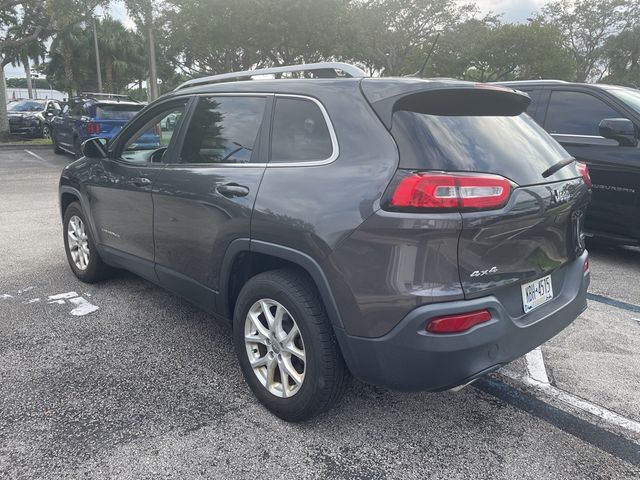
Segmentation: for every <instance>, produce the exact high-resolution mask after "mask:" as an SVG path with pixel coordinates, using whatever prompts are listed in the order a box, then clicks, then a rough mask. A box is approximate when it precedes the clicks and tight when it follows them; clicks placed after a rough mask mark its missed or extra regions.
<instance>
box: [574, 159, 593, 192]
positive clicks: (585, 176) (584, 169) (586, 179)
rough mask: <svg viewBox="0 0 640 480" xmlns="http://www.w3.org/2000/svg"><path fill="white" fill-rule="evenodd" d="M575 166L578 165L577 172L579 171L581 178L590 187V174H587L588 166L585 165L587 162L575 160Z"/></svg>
mask: <svg viewBox="0 0 640 480" xmlns="http://www.w3.org/2000/svg"><path fill="white" fill-rule="evenodd" d="M576 166H577V167H578V172H580V175H582V178H583V179H584V183H585V184H586V185H587V187H589V188H591V185H592V183H591V176H590V175H589V167H587V164H586V163H582V162H576Z"/></svg>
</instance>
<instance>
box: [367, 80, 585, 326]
mask: <svg viewBox="0 0 640 480" xmlns="http://www.w3.org/2000/svg"><path fill="white" fill-rule="evenodd" d="M366 82H367V80H364V81H363V91H364V92H365V95H366V94H367V87H366ZM425 83H426V82H425ZM414 88H415V87H414ZM371 96H372V97H375V95H371ZM528 102H529V101H528V98H527V97H526V96H525V95H524V94H522V93H520V92H516V91H513V90H510V89H502V88H496V87H487V86H484V85H474V84H468V83H460V84H455V85H453V86H451V85H447V84H444V83H443V84H442V86H440V87H439V86H437V85H436V86H434V85H432V84H431V85H429V88H426V89H425V88H424V87H423V91H417V92H412V93H409V94H405V95H402V94H398V95H396V97H395V98H393V100H392V101H389V99H388V98H380V99H379V100H378V103H376V102H372V106H373V107H374V110H376V112H377V113H378V115H379V116H380V118H381V119H382V120H383V122H385V123H386V124H387V126H388V128H390V131H391V134H392V135H393V137H394V139H395V141H396V144H397V145H398V150H399V155H400V163H399V169H398V172H397V173H396V177H395V178H394V180H393V182H392V184H391V185H390V186H389V189H388V191H387V192H386V193H385V197H384V198H383V201H382V204H383V208H386V209H389V210H396V211H412V212H416V211H424V212H431V213H433V212H438V211H442V212H452V211H456V212H458V213H459V214H460V216H461V217H462V229H461V231H460V235H459V240H458V269H459V274H460V283H461V285H462V289H463V291H464V294H465V298H475V297H480V296H485V295H488V294H496V295H497V296H499V297H503V296H504V294H506V292H508V293H509V295H508V296H509V297H511V298H513V297H517V298H519V297H520V291H521V286H522V285H524V284H527V283H528V282H533V281H534V280H538V279H541V278H544V277H545V276H546V275H551V274H554V272H556V271H558V270H559V269H560V268H561V267H562V266H563V265H565V264H567V263H568V262H571V261H572V260H575V259H576V258H577V257H578V256H580V255H581V254H582V252H583V251H584V243H583V239H582V225H583V218H584V210H585V208H586V205H587V203H588V200H589V195H590V194H589V188H588V187H587V186H586V184H585V179H584V178H583V173H584V172H583V171H581V170H579V168H578V166H577V165H576V163H575V162H571V157H570V155H569V154H568V153H567V152H566V151H565V150H564V149H563V148H562V147H561V146H560V145H559V144H558V143H557V142H556V141H555V140H553V138H552V137H551V136H550V135H548V134H547V133H546V132H545V131H544V130H543V129H542V128H541V127H539V126H538V125H537V124H536V123H535V122H534V121H533V120H532V119H531V118H530V117H529V116H527V115H526V114H525V113H522V112H523V111H524V110H525V109H526V107H527V105H528ZM563 164H565V165H564V166H563V167H562V168H559V169H558V170H557V171H555V172H553V167H554V166H556V165H563ZM549 169H552V170H551V171H550V170H549ZM550 172H551V173H550ZM543 174H544V175H543ZM561 277H562V275H561V274H559V275H558V276H556V277H554V278H552V279H551V280H552V283H553V287H554V288H555V289H556V291H557V290H559V289H560V288H561V287H562V285H561V283H562V278H561ZM535 287H536V285H534V288H535ZM537 287H538V288H539V287H543V289H544V285H537ZM512 293H513V295H511V294H512ZM543 293H544V292H543ZM511 303H514V305H515V303H517V302H511ZM518 308H519V309H520V312H522V303H520V304H519V307H518ZM514 309H515V307H514ZM525 311H527V306H526V305H525ZM514 313H516V312H514Z"/></svg>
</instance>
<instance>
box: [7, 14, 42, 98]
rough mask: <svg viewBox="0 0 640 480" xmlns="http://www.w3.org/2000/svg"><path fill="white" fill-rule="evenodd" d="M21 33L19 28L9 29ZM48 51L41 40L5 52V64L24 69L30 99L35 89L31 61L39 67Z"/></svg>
mask: <svg viewBox="0 0 640 480" xmlns="http://www.w3.org/2000/svg"><path fill="white" fill-rule="evenodd" d="M11 30H16V32H19V29H18V26H15V25H14V26H12V27H10V28H9V31H10V33H11ZM46 52H47V49H46V47H45V46H44V43H43V42H42V40H41V39H34V40H32V41H31V42H28V43H25V44H23V45H20V46H19V47H16V48H12V49H7V50H5V54H4V57H5V62H8V63H11V65H13V66H14V67H16V66H18V65H19V64H21V65H22V67H23V68H24V74H25V77H26V78H27V91H28V92H29V98H33V87H32V80H31V60H33V63H35V65H39V64H40V61H41V60H44V58H45V55H46Z"/></svg>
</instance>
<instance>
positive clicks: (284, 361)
mask: <svg viewBox="0 0 640 480" xmlns="http://www.w3.org/2000/svg"><path fill="white" fill-rule="evenodd" d="M244 341H245V347H246V351H247V356H248V357H249V363H250V364H251V368H252V369H253V373H254V374H255V375H256V377H257V378H258V380H259V381H260V383H261V384H262V386H264V387H265V388H266V389H267V390H268V391H269V392H270V393H272V394H273V395H275V396H277V397H280V398H288V397H292V396H293V395H295V394H296V393H298V391H299V390H300V388H301V387H302V384H303V382H304V376H305V370H306V353H305V348H304V342H303V340H302V334H301V333H300V330H299V328H298V325H297V323H296V321H295V320H294V318H293V317H292V316H291V314H290V313H289V312H288V311H287V309H286V308H285V307H284V306H283V305H282V304H281V303H279V302H277V301H276V300H272V299H268V298H263V299H261V300H258V301H257V302H255V303H254V304H253V305H252V306H251V308H250V309H249V312H248V313H247V317H246V319H245V328H244Z"/></svg>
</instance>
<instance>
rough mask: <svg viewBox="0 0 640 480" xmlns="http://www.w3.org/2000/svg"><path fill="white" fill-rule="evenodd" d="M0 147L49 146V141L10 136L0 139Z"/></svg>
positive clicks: (47, 139) (46, 139) (48, 139)
mask: <svg viewBox="0 0 640 480" xmlns="http://www.w3.org/2000/svg"><path fill="white" fill-rule="evenodd" d="M0 145H20V146H22V145H24V146H25V147H28V146H29V145H51V139H50V138H30V137H19V136H15V135H10V136H9V137H6V138H0Z"/></svg>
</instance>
